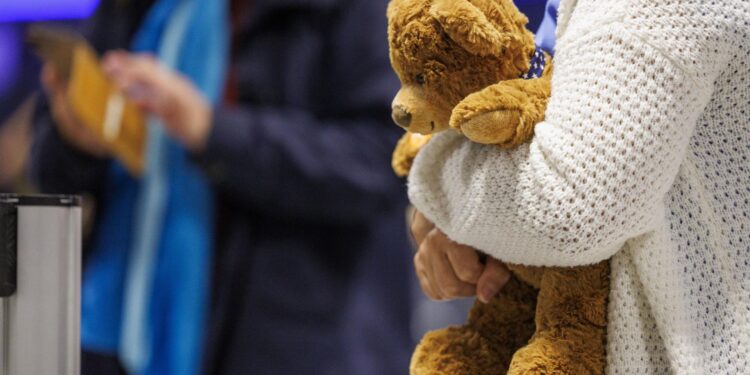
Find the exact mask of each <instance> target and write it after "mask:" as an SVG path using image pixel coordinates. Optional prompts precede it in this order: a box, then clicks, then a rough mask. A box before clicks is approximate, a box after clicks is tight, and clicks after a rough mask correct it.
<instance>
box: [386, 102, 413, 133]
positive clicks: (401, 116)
mask: <svg viewBox="0 0 750 375" xmlns="http://www.w3.org/2000/svg"><path fill="white" fill-rule="evenodd" d="M391 117H393V121H394V122H395V123H396V124H397V125H398V126H400V127H402V128H408V127H409V125H411V113H409V112H408V111H407V110H406V109H404V107H402V106H400V105H398V104H395V105H393V111H392V113H391Z"/></svg>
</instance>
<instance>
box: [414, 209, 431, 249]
mask: <svg viewBox="0 0 750 375" xmlns="http://www.w3.org/2000/svg"><path fill="white" fill-rule="evenodd" d="M433 228H435V225H434V224H432V222H430V221H429V220H427V218H426V217H424V215H422V213H421V212H419V211H417V210H416V209H415V210H414V214H413V216H412V219H411V235H412V237H414V242H415V243H416V244H417V247H419V246H420V245H421V244H422V242H423V241H424V239H425V237H427V234H428V233H430V231H431V230H432V229H433Z"/></svg>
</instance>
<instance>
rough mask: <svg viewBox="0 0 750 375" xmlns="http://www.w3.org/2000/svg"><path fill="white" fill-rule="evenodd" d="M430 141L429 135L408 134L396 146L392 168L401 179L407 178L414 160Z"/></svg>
mask: <svg viewBox="0 0 750 375" xmlns="http://www.w3.org/2000/svg"><path fill="white" fill-rule="evenodd" d="M429 140H430V136H429V135H422V134H417V133H411V132H406V133H404V135H403V136H402V137H401V139H400V140H399V141H398V144H396V148H395V149H394V150H393V157H392V158H391V167H393V171H394V172H395V173H396V175H397V176H399V177H406V176H407V175H408V174H409V170H410V169H411V165H412V163H413V162H414V158H416V157H417V153H418V152H419V150H421V149H422V147H424V145H425V144H426V143H427V141H429Z"/></svg>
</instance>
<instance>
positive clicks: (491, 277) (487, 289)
mask: <svg viewBox="0 0 750 375" xmlns="http://www.w3.org/2000/svg"><path fill="white" fill-rule="evenodd" d="M508 280H510V271H508V268H507V267H505V264H503V262H501V261H499V260H497V259H495V258H492V257H487V265H485V266H484V271H482V275H481V276H479V281H477V298H479V300H480V301H482V302H483V303H488V302H489V301H490V300H491V299H493V298H494V297H495V296H496V295H497V293H499V292H500V290H501V289H502V288H503V287H504V286H505V284H507V283H508Z"/></svg>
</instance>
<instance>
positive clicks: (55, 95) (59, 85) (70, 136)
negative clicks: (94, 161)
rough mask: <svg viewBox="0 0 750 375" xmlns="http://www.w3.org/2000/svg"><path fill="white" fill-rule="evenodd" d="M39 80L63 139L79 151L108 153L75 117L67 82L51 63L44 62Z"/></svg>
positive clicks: (100, 156) (105, 154) (94, 153)
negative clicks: (68, 94) (69, 98)
mask: <svg viewBox="0 0 750 375" xmlns="http://www.w3.org/2000/svg"><path fill="white" fill-rule="evenodd" d="M41 81H42V86H43V87H44V91H45V92H46V93H47V97H48V98H49V104H50V112H51V113H52V118H53V119H54V120H55V126H57V130H58V132H60V135H61V136H62V137H63V139H65V141H66V142H68V144H70V145H71V146H73V147H74V148H75V149H77V150H79V151H81V152H84V153H87V154H89V155H92V156H95V157H99V158H102V157H106V156H107V155H108V154H109V151H108V148H107V145H106V144H105V143H104V142H103V141H100V140H99V138H97V137H96V135H94V132H93V131H91V130H90V129H89V128H87V127H86V126H85V125H84V124H82V123H81V122H80V121H79V120H78V119H77V118H76V116H75V114H74V113H73V111H72V109H71V108H70V105H69V104H68V98H67V83H66V82H64V81H63V80H62V79H60V77H59V75H58V74H57V72H56V71H55V68H54V67H53V66H52V65H50V64H46V65H45V66H44V67H43V68H42V74H41Z"/></svg>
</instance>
